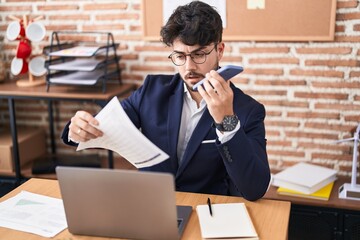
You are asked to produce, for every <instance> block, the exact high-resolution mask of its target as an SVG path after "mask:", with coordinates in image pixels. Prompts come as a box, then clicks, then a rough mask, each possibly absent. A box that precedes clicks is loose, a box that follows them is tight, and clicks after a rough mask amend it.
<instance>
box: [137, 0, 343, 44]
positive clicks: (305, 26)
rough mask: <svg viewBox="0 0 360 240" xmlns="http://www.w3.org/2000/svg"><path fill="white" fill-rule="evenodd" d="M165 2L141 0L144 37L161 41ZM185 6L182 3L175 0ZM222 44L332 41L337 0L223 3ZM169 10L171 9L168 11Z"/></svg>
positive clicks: (250, 0)
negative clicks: (224, 23)
mask: <svg viewBox="0 0 360 240" xmlns="http://www.w3.org/2000/svg"><path fill="white" fill-rule="evenodd" d="M166 1H171V2H173V1H176V0H142V20H143V21H142V22H143V37H144V39H145V40H149V41H159V40H160V29H161V27H162V26H163V25H164V24H165V22H164V19H163V5H164V2H166ZM177 1H179V4H180V5H181V4H184V1H183V0H177ZM224 2H225V4H226V5H225V14H226V16H225V17H226V26H225V27H224V33H223V40H225V41H333V40H334V34H335V17H336V0H315V1H314V0H242V1H239V0H225V1H224ZM169 11H170V10H169Z"/></svg>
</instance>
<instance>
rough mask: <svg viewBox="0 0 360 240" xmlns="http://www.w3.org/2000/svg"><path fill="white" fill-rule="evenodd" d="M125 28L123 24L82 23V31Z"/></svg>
mask: <svg viewBox="0 0 360 240" xmlns="http://www.w3.org/2000/svg"><path fill="white" fill-rule="evenodd" d="M123 29H125V26H124V24H121V23H118V24H100V25H84V26H83V27H82V30H83V31H88V32H91V31H102V32H103V31H110V32H111V31H113V30H123Z"/></svg>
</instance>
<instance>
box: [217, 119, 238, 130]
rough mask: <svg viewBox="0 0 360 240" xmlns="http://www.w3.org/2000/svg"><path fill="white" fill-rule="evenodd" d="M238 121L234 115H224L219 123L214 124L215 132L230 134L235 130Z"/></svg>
mask: <svg viewBox="0 0 360 240" xmlns="http://www.w3.org/2000/svg"><path fill="white" fill-rule="evenodd" d="M238 122H239V119H238V117H237V116H236V115H226V116H225V117H224V119H223V120H222V122H221V123H214V125H215V127H216V129H217V130H219V131H221V132H230V131H232V130H234V129H235V128H236V125H237V124H238Z"/></svg>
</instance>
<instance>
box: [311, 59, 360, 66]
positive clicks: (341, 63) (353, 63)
mask: <svg viewBox="0 0 360 240" xmlns="http://www.w3.org/2000/svg"><path fill="white" fill-rule="evenodd" d="M305 66H328V67H339V66H342V67H359V66H360V61H356V60H306V61H305Z"/></svg>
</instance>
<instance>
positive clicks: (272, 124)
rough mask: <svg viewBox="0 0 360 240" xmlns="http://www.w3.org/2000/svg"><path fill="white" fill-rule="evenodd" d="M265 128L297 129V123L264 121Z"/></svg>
mask: <svg viewBox="0 0 360 240" xmlns="http://www.w3.org/2000/svg"><path fill="white" fill-rule="evenodd" d="M265 125H266V126H280V127H299V125H300V124H299V123H298V122H290V121H278V120H269V119H267V120H266V121H265Z"/></svg>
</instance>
